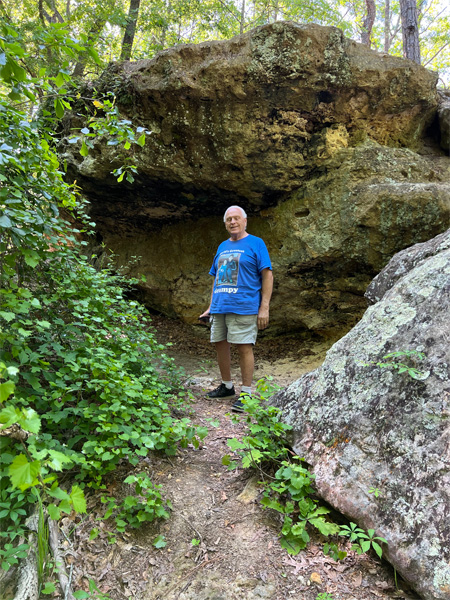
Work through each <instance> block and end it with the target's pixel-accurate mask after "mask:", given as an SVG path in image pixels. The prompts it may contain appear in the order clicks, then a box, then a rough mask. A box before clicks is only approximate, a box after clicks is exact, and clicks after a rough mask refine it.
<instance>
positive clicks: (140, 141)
mask: <svg viewBox="0 0 450 600" xmlns="http://www.w3.org/2000/svg"><path fill="white" fill-rule="evenodd" d="M137 144H139V146H141V147H144V145H145V132H144V133H143V134H142V135H141V136H139V138H138V140H137Z"/></svg>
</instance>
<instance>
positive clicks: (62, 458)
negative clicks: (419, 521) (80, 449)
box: [48, 450, 73, 471]
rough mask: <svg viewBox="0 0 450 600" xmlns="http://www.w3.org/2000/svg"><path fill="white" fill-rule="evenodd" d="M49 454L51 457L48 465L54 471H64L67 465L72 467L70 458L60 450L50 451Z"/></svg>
mask: <svg viewBox="0 0 450 600" xmlns="http://www.w3.org/2000/svg"><path fill="white" fill-rule="evenodd" d="M48 453H49V456H50V457H51V459H50V460H49V462H48V464H49V465H50V466H51V467H52V469H55V471H62V469H63V467H64V466H65V465H71V464H72V463H73V461H72V459H71V458H70V457H69V456H67V455H66V454H63V453H62V452H59V451H58V450H49V451H48Z"/></svg>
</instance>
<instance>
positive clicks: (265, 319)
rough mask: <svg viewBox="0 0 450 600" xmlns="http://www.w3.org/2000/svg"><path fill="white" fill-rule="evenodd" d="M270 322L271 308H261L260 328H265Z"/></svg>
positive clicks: (259, 315) (259, 313)
mask: <svg viewBox="0 0 450 600" xmlns="http://www.w3.org/2000/svg"><path fill="white" fill-rule="evenodd" d="M268 324H269V309H268V308H263V307H262V306H261V308H260V309H259V311H258V329H265V328H266V327H267V326H268Z"/></svg>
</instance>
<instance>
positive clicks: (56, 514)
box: [47, 504, 61, 521]
mask: <svg viewBox="0 0 450 600" xmlns="http://www.w3.org/2000/svg"><path fill="white" fill-rule="evenodd" d="M47 510H48V514H49V515H50V518H51V519H53V520H54V521H59V519H60V518H61V511H60V510H59V508H58V507H57V506H56V505H55V504H49V505H48V506H47Z"/></svg>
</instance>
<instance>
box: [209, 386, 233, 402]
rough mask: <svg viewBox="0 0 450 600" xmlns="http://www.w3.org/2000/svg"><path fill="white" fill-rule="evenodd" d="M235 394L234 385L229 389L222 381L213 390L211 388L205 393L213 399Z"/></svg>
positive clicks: (221, 398) (230, 396) (229, 396)
mask: <svg viewBox="0 0 450 600" xmlns="http://www.w3.org/2000/svg"><path fill="white" fill-rule="evenodd" d="M235 396H236V392H235V391H234V385H233V387H232V388H231V390H229V389H228V388H227V386H226V385H225V384H224V383H221V384H220V385H219V386H218V387H216V389H215V390H212V391H211V392H208V393H207V394H206V397H207V398H211V399H213V400H215V399H218V400H223V399H225V398H234V397H235Z"/></svg>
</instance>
